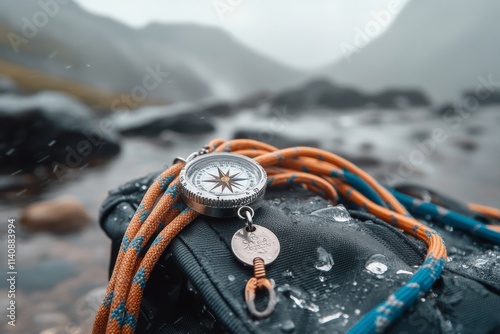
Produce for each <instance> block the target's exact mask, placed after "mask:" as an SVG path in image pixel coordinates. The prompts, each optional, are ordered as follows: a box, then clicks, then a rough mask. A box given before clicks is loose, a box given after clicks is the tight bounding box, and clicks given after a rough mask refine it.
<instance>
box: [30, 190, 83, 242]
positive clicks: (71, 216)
mask: <svg viewBox="0 0 500 334" xmlns="http://www.w3.org/2000/svg"><path fill="white" fill-rule="evenodd" d="M91 221H92V218H91V217H90V215H89V214H88V213H87V210H86V208H85V207H84V206H83V204H82V203H81V202H80V201H79V200H78V199H77V198H75V197H72V196H64V197H60V198H57V199H54V200H50V201H43V202H37V203H34V204H31V205H29V206H28V207H26V209H24V211H23V212H22V214H21V220H20V222H21V224H22V225H23V226H24V227H25V228H26V229H27V230H30V231H48V232H55V233H68V232H74V231H77V230H80V229H82V228H83V227H85V226H87V225H89V223H90V222H91Z"/></svg>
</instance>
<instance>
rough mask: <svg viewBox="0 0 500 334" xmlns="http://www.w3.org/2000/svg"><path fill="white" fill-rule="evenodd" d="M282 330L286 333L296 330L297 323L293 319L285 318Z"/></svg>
mask: <svg viewBox="0 0 500 334" xmlns="http://www.w3.org/2000/svg"><path fill="white" fill-rule="evenodd" d="M281 330H282V331H283V332H285V333H291V332H293V331H294V330H295V324H294V323H293V321H292V320H285V321H283V324H281Z"/></svg>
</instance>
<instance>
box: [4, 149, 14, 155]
mask: <svg viewBox="0 0 500 334" xmlns="http://www.w3.org/2000/svg"><path fill="white" fill-rule="evenodd" d="M14 151H15V149H13V148H11V149H10V150H8V151H7V152H6V153H5V155H11V154H12V153H14Z"/></svg>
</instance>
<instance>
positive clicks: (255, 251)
mask: <svg viewBox="0 0 500 334" xmlns="http://www.w3.org/2000/svg"><path fill="white" fill-rule="evenodd" d="M249 229H250V228H249V227H248V226H246V227H243V228H240V229H239V230H238V231H236V233H235V234H234V235H233V239H232V240H231V249H232V250H233V253H234V255H235V256H236V258H237V259H238V260H240V261H241V262H243V263H244V264H246V265H249V266H253V264H254V259H255V258H261V259H262V260H264V264H266V265H268V264H270V263H272V262H273V261H274V260H276V258H277V257H278V255H279V253H280V242H279V240H278V238H277V237H276V235H275V234H274V233H273V232H271V231H270V230H268V229H267V228H265V227H263V226H260V225H256V224H252V226H251V229H252V230H251V231H249Z"/></svg>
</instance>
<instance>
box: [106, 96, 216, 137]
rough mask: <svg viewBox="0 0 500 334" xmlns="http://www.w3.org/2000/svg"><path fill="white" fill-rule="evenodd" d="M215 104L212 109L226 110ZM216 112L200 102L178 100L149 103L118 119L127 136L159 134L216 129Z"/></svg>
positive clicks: (121, 130)
mask: <svg viewBox="0 0 500 334" xmlns="http://www.w3.org/2000/svg"><path fill="white" fill-rule="evenodd" d="M222 109H223V108H222V107H219V110H217V107H216V106H212V110H211V112H213V113H217V112H220V113H223V111H222ZM211 118H212V114H210V113H209V112H205V110H204V109H201V107H200V106H199V105H193V104H187V103H186V104H184V103H182V104H175V105H171V106H149V107H144V108H141V109H139V110H136V111H135V112H134V113H132V114H128V115H126V116H124V117H118V118H117V119H116V120H115V124H116V128H117V130H118V131H119V132H120V133H121V134H123V135H126V136H143V137H157V136H159V135H160V134H161V133H162V132H164V131H167V130H170V131H174V132H177V133H184V134H204V133H211V132H213V131H215V126H214V124H213V123H212V119H211Z"/></svg>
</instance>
